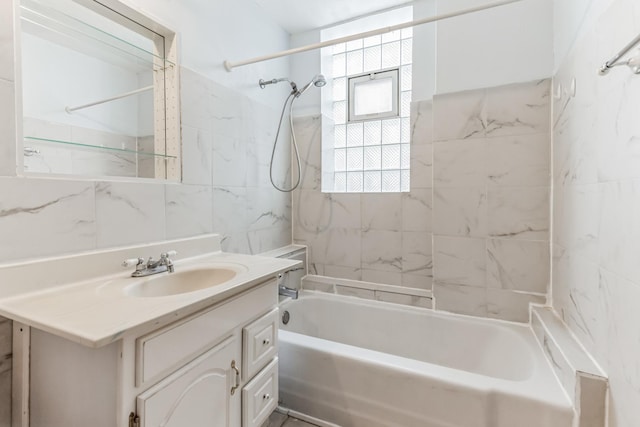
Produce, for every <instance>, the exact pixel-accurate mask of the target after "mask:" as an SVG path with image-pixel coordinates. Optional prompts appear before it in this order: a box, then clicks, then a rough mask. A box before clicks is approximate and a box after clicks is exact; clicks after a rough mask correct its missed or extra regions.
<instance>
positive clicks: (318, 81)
mask: <svg viewBox="0 0 640 427" xmlns="http://www.w3.org/2000/svg"><path fill="white" fill-rule="evenodd" d="M326 84H327V79H325V78H324V76H323V75H322V74H316V75H315V76H313V78H312V79H311V81H310V82H309V83H307V84H306V85H304V87H303V88H302V89H301V90H299V91H298V92H297V93H296V98H297V97H299V96H300V95H302V94H303V93H305V92H306V90H307V89H309V88H310V87H311V85H314V86H315V87H322V86H324V85H326Z"/></svg>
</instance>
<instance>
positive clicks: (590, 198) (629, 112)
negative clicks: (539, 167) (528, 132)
mask: <svg viewBox="0 0 640 427" xmlns="http://www.w3.org/2000/svg"><path fill="white" fill-rule="evenodd" d="M592 3H594V4H592V5H591V8H590V10H589V11H588V12H587V17H586V18H585V20H584V22H583V26H582V28H581V29H580V31H579V33H578V34H579V36H578V37H577V38H576V40H575V41H574V42H573V45H572V47H571V48H570V50H569V52H568V55H567V56H566V58H564V59H563V60H562V61H561V62H560V63H559V69H558V72H557V74H556V76H555V79H554V84H555V85H556V86H557V85H560V84H561V85H562V86H563V87H565V88H568V87H570V85H571V82H572V80H573V79H574V78H575V80H576V94H575V97H571V96H568V95H563V96H562V97H561V98H560V99H557V100H555V101H554V128H553V139H554V142H553V152H552V154H553V164H554V171H553V175H554V194H553V200H554V213H553V229H554V237H553V239H554V245H553V266H552V276H553V307H554V310H555V311H556V312H557V314H558V315H559V316H560V317H561V318H562V319H563V320H564V322H565V323H566V324H567V325H568V327H569V328H570V329H571V331H572V332H573V333H574V334H575V336H576V337H577V338H578V339H579V340H580V342H581V343H582V345H584V346H585V348H586V349H587V350H588V351H589V352H590V353H591V354H592V355H593V356H594V357H595V358H596V360H597V362H598V363H599V364H600V366H601V367H602V368H603V369H604V370H605V372H606V373H607V375H608V377H609V384H610V392H609V398H610V400H609V414H608V423H609V424H608V425H609V426H610V427H626V426H635V425H640V412H639V411H638V402H640V362H639V360H640V359H639V358H638V354H640V344H639V343H640V332H639V330H638V328H637V325H638V323H639V322H640V315H639V314H638V313H639V312H638V310H637V301H638V298H640V268H639V267H638V265H639V263H638V262H637V254H638V250H640V246H639V244H638V242H640V203H639V202H638V200H640V183H639V182H638V177H640V175H639V171H640V157H639V156H638V152H639V151H638V141H640V126H639V123H640V121H638V111H640V99H639V98H638V97H637V96H636V95H637V93H639V91H640V78H639V77H638V76H635V75H633V74H631V73H630V72H629V70H628V69H627V68H626V67H621V68H619V69H615V70H612V71H611V72H610V73H609V74H608V75H607V76H604V77H602V76H598V74H597V73H596V72H594V71H593V70H594V69H597V68H598V67H599V66H600V65H601V64H602V63H603V62H604V61H605V60H607V59H609V58H610V57H611V56H612V55H613V54H615V53H616V52H618V51H619V50H620V49H621V48H622V47H623V46H624V45H626V44H627V43H628V42H629V41H630V40H631V39H632V38H633V37H635V36H636V35H637V33H638V28H639V27H640V5H639V4H638V2H636V1H633V0H611V1H608V2H600V3H602V4H600V3H598V2H592Z"/></svg>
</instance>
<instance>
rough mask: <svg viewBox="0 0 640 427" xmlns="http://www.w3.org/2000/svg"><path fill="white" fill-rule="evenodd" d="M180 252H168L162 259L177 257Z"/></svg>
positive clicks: (164, 253)
mask: <svg viewBox="0 0 640 427" xmlns="http://www.w3.org/2000/svg"><path fill="white" fill-rule="evenodd" d="M177 254H178V252H176V251H167V252H163V253H161V254H160V258H163V259H166V258H169V257H172V256H176V255H177Z"/></svg>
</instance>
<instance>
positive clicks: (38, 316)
mask: <svg viewBox="0 0 640 427" xmlns="http://www.w3.org/2000/svg"><path fill="white" fill-rule="evenodd" d="M299 263H300V262H299V261H292V260H287V259H277V258H269V257H263V256H254V255H240V254H230V253H223V252H213V253H209V254H206V255H202V256H196V257H191V258H187V259H182V260H178V261H175V263H174V264H175V270H176V272H179V271H180V270H181V269H184V268H191V267H195V266H200V265H202V266H213V265H215V264H241V265H243V266H245V267H246V269H243V270H246V271H241V272H238V273H237V275H236V276H235V277H233V278H232V279H231V280H229V281H228V282H225V283H223V284H220V285H217V286H213V287H210V288H206V289H202V290H197V291H193V292H187V293H182V294H177V295H171V296H161V297H134V296H127V295H126V294H125V293H124V292H123V291H122V286H121V285H122V284H126V283H127V281H135V280H139V279H136V278H131V277H130V275H131V272H132V269H129V270H127V271H122V272H120V273H117V274H110V275H104V276H101V277H95V278H91V279H89V280H83V281H77V282H74V283H70V284H63V285H57V286H51V287H45V288H40V289H35V290H31V291H29V292H26V293H18V294H13V295H8V296H4V297H0V315H2V316H5V317H8V318H10V319H12V320H15V321H18V322H21V323H24V324H26V325H28V326H31V327H34V328H37V329H41V330H43V331H46V332H49V333H52V334H55V335H58V336H61V337H64V338H66V339H69V340H71V341H74V342H77V343H79V344H82V345H84V346H88V347H101V346H104V345H107V344H109V343H112V342H115V341H117V340H119V339H121V338H122V337H123V336H125V335H127V334H132V333H134V332H135V330H136V329H137V328H139V327H142V326H146V325H149V324H150V323H153V324H158V325H159V324H164V323H167V322H168V321H172V320H176V319H178V318H181V317H184V316H186V315H189V314H191V313H194V312H196V311H198V310H201V309H203V308H206V307H208V306H211V305H213V304H216V303H217V302H220V301H222V300H224V299H227V298H229V297H231V296H233V295H236V294H238V293H240V292H243V291H245V290H247V289H250V288H251V287H253V286H255V285H257V284H260V283H262V282H264V281H265V280H268V279H269V278H272V277H275V276H276V275H277V274H278V273H280V272H283V271H285V270H287V269H289V268H291V267H292V266H295V265H296V264H299ZM163 274H164V275H166V274H170V273H160V274H159V275H163ZM159 275H157V276H159ZM150 277H153V276H150ZM109 283H112V284H113V283H115V285H108V284H109ZM105 286H110V288H109V289H106V288H105ZM118 286H120V288H118ZM105 289H106V291H105Z"/></svg>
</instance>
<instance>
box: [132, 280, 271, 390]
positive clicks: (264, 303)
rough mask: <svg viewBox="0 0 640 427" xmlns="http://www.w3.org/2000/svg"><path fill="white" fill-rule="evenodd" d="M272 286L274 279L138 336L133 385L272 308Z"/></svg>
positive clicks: (158, 374)
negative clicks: (134, 382)
mask: <svg viewBox="0 0 640 427" xmlns="http://www.w3.org/2000/svg"><path fill="white" fill-rule="evenodd" d="M275 287H276V282H275V280H274V281H269V282H268V283H265V284H264V285H260V286H257V287H256V288H254V289H253V290H251V291H249V292H247V293H244V294H242V295H240V296H238V297H236V298H233V299H232V300H231V301H228V302H223V303H222V304H220V305H217V306H215V307H213V308H211V309H207V310H206V311H204V312H200V313H197V314H195V315H193V316H191V317H189V318H187V319H185V320H182V321H179V322H176V323H173V324H171V325H169V326H167V327H165V328H162V329H159V330H158V331H155V332H152V333H150V334H147V335H144V336H142V337H140V338H138V339H137V340H136V385H137V386H140V385H142V384H144V383H148V382H153V381H156V380H158V379H160V378H163V377H165V376H166V375H168V374H170V373H171V372H173V371H174V370H176V369H177V368H179V367H180V366H183V365H184V364H185V363H188V362H189V361H190V360H192V359H193V358H194V357H196V356H198V355H200V354H202V353H203V352H204V351H206V350H207V349H209V348H211V346H212V345H214V344H215V343H217V342H220V341H221V340H223V339H224V338H226V337H228V336H230V335H231V332H232V330H233V329H234V328H236V327H238V326H240V325H241V324H242V323H244V322H246V321H247V320H248V319H251V318H252V317H253V316H254V315H255V313H264V312H265V311H267V310H269V309H271V307H273V306H274V305H276V304H277V298H278V296H277V295H278V294H277V292H276V289H275Z"/></svg>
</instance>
